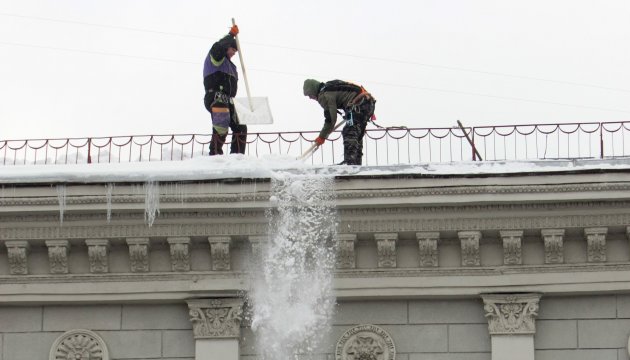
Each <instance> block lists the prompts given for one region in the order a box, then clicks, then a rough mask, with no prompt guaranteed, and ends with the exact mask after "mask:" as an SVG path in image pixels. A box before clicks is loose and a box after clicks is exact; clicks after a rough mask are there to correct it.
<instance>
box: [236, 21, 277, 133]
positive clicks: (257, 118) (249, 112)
mask: <svg viewBox="0 0 630 360" xmlns="http://www.w3.org/2000/svg"><path fill="white" fill-rule="evenodd" d="M235 24H236V21H234V18H232V25H235ZM234 38H235V39H236V48H237V49H236V50H238V58H239V60H240V61H241V69H242V70H243V80H245V90H246V91H247V99H244V98H235V99H234V108H235V109H236V113H237V114H238V120H239V122H240V123H241V124H245V125H260V124H273V117H272V116H271V109H269V101H268V100H267V98H266V97H255V98H252V96H251V95H250V93H249V83H248V82H247V72H246V71H245V63H244V62H243V50H242V49H241V43H240V41H239V40H238V34H237V35H236V36H234Z"/></svg>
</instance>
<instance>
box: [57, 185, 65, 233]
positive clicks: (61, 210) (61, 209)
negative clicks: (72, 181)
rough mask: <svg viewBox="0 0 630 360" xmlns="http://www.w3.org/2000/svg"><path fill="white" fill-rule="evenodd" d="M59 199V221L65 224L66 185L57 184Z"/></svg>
mask: <svg viewBox="0 0 630 360" xmlns="http://www.w3.org/2000/svg"><path fill="white" fill-rule="evenodd" d="M57 201H58V202H59V223H60V225H63V214H64V212H65V211H66V185H65V184H59V185H57Z"/></svg>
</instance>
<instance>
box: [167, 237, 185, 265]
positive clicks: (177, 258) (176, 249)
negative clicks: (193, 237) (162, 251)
mask: <svg viewBox="0 0 630 360" xmlns="http://www.w3.org/2000/svg"><path fill="white" fill-rule="evenodd" d="M166 241H167V242H168V244H169V247H170V253H171V269H172V270H173V271H190V238H189V237H170V238H167V239H166Z"/></svg>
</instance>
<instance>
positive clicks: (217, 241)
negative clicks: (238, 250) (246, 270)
mask: <svg viewBox="0 0 630 360" xmlns="http://www.w3.org/2000/svg"><path fill="white" fill-rule="evenodd" d="M230 241H231V238H230V237H229V236H209V237H208V242H209V243H210V257H211V260H212V270H214V271H227V270H230Z"/></svg>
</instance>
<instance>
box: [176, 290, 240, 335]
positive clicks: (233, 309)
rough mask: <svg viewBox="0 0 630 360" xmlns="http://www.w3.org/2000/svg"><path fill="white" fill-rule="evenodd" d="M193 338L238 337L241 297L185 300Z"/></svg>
mask: <svg viewBox="0 0 630 360" xmlns="http://www.w3.org/2000/svg"><path fill="white" fill-rule="evenodd" d="M186 302H187V303H188V309H189V312H188V314H189V315H190V321H191V322H192V325H193V335H194V337H195V339H226V338H236V339H238V338H240V336H241V320H242V318H243V302H244V301H243V299H241V298H220V299H192V300H187V301H186Z"/></svg>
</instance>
